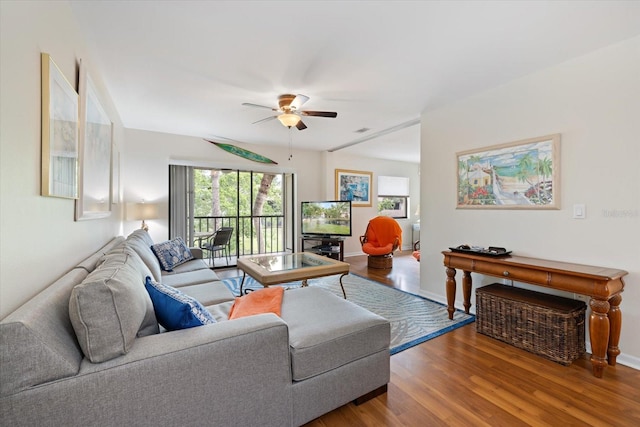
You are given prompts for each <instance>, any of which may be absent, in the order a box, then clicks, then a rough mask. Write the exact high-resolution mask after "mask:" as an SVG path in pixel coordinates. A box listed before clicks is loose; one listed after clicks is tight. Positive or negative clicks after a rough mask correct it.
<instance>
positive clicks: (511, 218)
mask: <svg viewBox="0 0 640 427" xmlns="http://www.w3.org/2000/svg"><path fill="white" fill-rule="evenodd" d="M552 133H561V135H562V136H561V138H562V142H561V178H560V180H561V189H562V191H561V209H560V210H553V211H540V210H505V211H492V210H456V209H455V206H456V196H455V195H456V165H455V153H456V152H458V151H463V150H468V149H473V148H481V147H484V146H489V145H494V144H499V143H505V142H510V141H516V140H520V139H525V138H529V137H535V136H542V135H548V134H552ZM421 139H422V156H421V159H422V162H421V170H422V176H421V181H422V185H421V189H422V190H421V193H422V205H421V211H422V212H423V213H424V214H425V215H423V218H422V231H421V235H422V242H421V249H422V258H421V259H422V261H421V282H422V283H421V288H422V291H423V293H425V294H426V295H429V296H432V297H436V298H439V299H441V300H442V301H444V300H445V286H444V283H445V279H446V275H445V271H444V267H443V264H442V260H443V258H442V254H441V251H442V250H445V249H446V248H447V247H449V246H453V245H459V244H462V243H470V244H474V245H480V246H489V245H494V246H504V247H507V248H508V249H511V250H513V251H514V253H515V254H518V255H526V256H533V257H538V258H546V259H554V260H560V261H567V262H575V263H581V264H591V265H599V266H604V267H612V268H619V269H624V270H627V271H628V272H629V275H628V276H627V277H626V278H625V282H626V286H625V290H624V293H623V295H622V305H621V309H622V313H623V321H622V324H623V327H622V336H621V340H620V348H621V350H622V354H621V356H620V357H619V358H618V361H619V362H621V363H624V364H629V365H631V366H635V367H638V368H640V340H639V339H638V332H637V328H636V325H638V324H639V323H640V244H639V242H640V167H639V165H640V37H636V38H634V39H631V40H628V41H626V42H623V43H620V44H616V45H613V46H609V47H607V48H605V49H602V50H599V51H596V52H594V53H591V54H588V55H586V56H583V57H580V58H577V59H574V60H571V61H568V62H566V63H564V64H561V65H559V66H555V67H553V68H550V69H547V70H544V71H542V72H539V73H536V74H533V75H530V76H527V77H525V78H522V79H519V80H516V81H513V82H511V83H509V84H506V85H504V86H501V87H498V88H496V89H493V90H490V91H487V92H484V93H482V94H479V95H477V96H474V97H471V98H468V99H466V100H464V101H461V102H459V103H457V104H455V105H451V106H449V107H446V108H442V109H439V110H436V111H430V112H425V113H424V114H423V116H422V132H421ZM578 203H584V204H586V212H587V217H586V219H583V220H576V219H572V205H573V204H578ZM611 212H617V213H618V216H612V215H611V214H610V213H611ZM460 276H461V273H460V272H458V278H457V281H458V288H460V282H461V278H460ZM495 281H496V279H495V278H490V277H481V276H476V275H474V284H476V285H477V284H488V283H491V282H495ZM474 288H475V286H474ZM537 290H542V288H537ZM460 294H461V292H460V290H458V293H457V304H458V306H460V307H461V295H460ZM472 303H473V304H475V301H472Z"/></svg>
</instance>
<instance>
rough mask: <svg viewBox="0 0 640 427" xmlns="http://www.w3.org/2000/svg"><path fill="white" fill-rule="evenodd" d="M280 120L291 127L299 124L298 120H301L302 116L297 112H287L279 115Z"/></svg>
mask: <svg viewBox="0 0 640 427" xmlns="http://www.w3.org/2000/svg"><path fill="white" fill-rule="evenodd" d="M278 120H280V123H282V124H283V125H284V126H286V127H288V128H290V127H293V126H295V125H297V124H298V122H299V121H300V116H298V115H296V114H291V113H285V114H280V115H279V116H278Z"/></svg>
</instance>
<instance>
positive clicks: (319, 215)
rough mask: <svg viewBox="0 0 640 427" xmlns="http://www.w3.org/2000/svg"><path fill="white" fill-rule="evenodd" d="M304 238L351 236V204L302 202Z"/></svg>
mask: <svg viewBox="0 0 640 427" xmlns="http://www.w3.org/2000/svg"><path fill="white" fill-rule="evenodd" d="M301 231H302V234H303V235H304V236H326V237H333V236H336V237H339V236H351V202H350V201H339V200H330V201H322V202H302V228H301Z"/></svg>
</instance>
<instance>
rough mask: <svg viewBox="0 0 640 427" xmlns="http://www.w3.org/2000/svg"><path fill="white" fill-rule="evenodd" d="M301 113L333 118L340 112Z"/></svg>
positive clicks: (302, 112)
mask: <svg viewBox="0 0 640 427" xmlns="http://www.w3.org/2000/svg"><path fill="white" fill-rule="evenodd" d="M299 113H300V114H302V115H303V116H314V117H330V118H333V119H335V118H336V117H338V113H336V112H335V111H300V112H299Z"/></svg>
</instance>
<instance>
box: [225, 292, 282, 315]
mask: <svg viewBox="0 0 640 427" xmlns="http://www.w3.org/2000/svg"><path fill="white" fill-rule="evenodd" d="M283 294H284V288H283V287H282V286H274V287H271V288H266V289H258V290H257V291H253V292H250V293H248V294H247V295H244V296H241V297H237V298H236V300H235V302H234V303H233V306H232V307H231V312H230V313H229V320H231V319H239V318H241V317H246V316H253V315H254V314H264V313H273V314H275V315H276V316H280V311H281V309H282V295H283Z"/></svg>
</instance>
